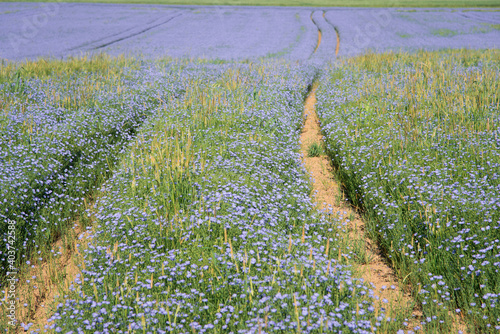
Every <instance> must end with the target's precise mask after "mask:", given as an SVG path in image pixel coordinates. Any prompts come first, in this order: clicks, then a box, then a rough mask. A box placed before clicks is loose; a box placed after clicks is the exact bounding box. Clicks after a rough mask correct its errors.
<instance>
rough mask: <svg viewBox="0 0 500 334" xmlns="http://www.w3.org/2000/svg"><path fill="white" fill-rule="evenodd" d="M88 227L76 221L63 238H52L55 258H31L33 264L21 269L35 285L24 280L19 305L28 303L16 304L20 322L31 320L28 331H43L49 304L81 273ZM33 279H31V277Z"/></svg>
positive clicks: (25, 322) (49, 307) (49, 314)
mask: <svg viewBox="0 0 500 334" xmlns="http://www.w3.org/2000/svg"><path fill="white" fill-rule="evenodd" d="M89 235H90V231H88V230H87V231H83V229H82V227H81V226H80V224H79V222H78V221H77V222H75V228H74V229H73V230H72V231H70V233H68V235H66V237H65V238H64V240H62V239H59V240H58V241H56V242H55V243H54V244H53V246H52V250H53V251H54V252H56V253H57V252H60V253H61V255H60V256H59V257H58V258H57V259H48V261H47V260H43V262H38V261H35V263H34V265H33V266H32V267H31V268H29V269H28V270H27V272H25V273H24V275H23V276H24V277H26V278H28V280H31V279H32V278H34V277H35V278H36V279H35V282H36V286H37V287H36V288H33V287H32V286H31V287H30V286H29V284H28V285H27V284H26V281H24V282H22V284H21V285H20V291H21V294H20V296H21V298H20V301H19V305H23V304H27V305H28V306H27V307H25V308H23V307H21V308H20V313H19V314H18V319H19V320H20V321H21V322H22V323H24V324H28V323H31V324H32V327H31V328H30V329H29V332H31V331H34V330H38V331H42V332H43V331H45V330H46V328H47V326H49V325H50V323H49V322H48V320H49V318H50V317H51V316H52V315H53V311H54V310H53V308H54V307H55V305H57V302H56V301H57V300H61V298H62V297H63V296H64V295H67V294H68V293H69V292H70V286H72V285H74V284H75V283H74V282H75V279H76V278H77V275H79V274H81V272H82V268H80V267H79V265H80V264H83V250H84V249H85V248H87V247H88V246H89V243H90V240H91V239H90V238H89ZM31 283H33V281H31ZM16 333H17V334H20V333H26V331H25V330H23V328H22V327H20V328H18V329H17V331H16Z"/></svg>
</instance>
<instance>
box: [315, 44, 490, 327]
mask: <svg viewBox="0 0 500 334" xmlns="http://www.w3.org/2000/svg"><path fill="white" fill-rule="evenodd" d="M499 76H500V72H499V71H498V52H497V51H489V52H472V51H470V52H462V51H460V52H455V53H450V54H445V53H425V52H420V53H418V54H414V55H401V54H383V55H368V56H362V57H359V58H356V59H354V60H352V61H348V62H346V63H343V64H342V65H339V66H338V68H336V69H333V70H331V71H330V72H327V73H326V74H325V76H324V77H323V79H322V80H321V84H320V88H319V92H318V94H317V96H318V113H319V115H320V118H321V123H322V128H323V131H324V133H325V136H326V146H327V149H328V151H329V154H330V156H331V158H332V160H333V161H334V162H335V164H337V165H338V166H339V175H340V177H341V179H342V181H343V182H344V184H345V185H346V187H347V189H348V192H349V196H350V199H351V200H352V201H353V202H355V203H356V204H357V205H359V206H361V207H364V208H365V210H366V214H367V217H368V220H369V225H370V233H371V235H372V237H373V238H374V239H376V240H378V242H379V244H380V245H381V246H382V248H383V249H384V251H385V252H386V254H387V256H388V258H390V259H391V261H392V262H393V264H394V266H395V267H396V268H398V269H399V270H400V271H401V272H402V277H404V276H406V277H405V279H406V280H407V281H408V282H410V283H411V284H412V285H413V287H414V288H415V291H414V293H415V296H416V298H417V299H418V300H419V301H420V302H421V303H422V305H423V311H424V315H426V318H425V319H424V322H423V323H424V324H427V325H428V326H430V327H432V326H437V328H440V327H439V326H440V324H439V322H446V320H444V319H449V317H450V313H449V310H452V313H456V312H457V313H463V314H465V316H466V319H469V320H468V321H469V323H470V325H471V326H472V328H474V330H478V329H479V330H480V331H481V332H489V331H496V330H498V329H499V326H498V324H499V323H500V307H499V299H500V294H499V291H500V285H499V282H500V196H499V194H500V174H499V171H500V154H499V152H500V151H499V148H500V139H499V137H500V132H499V131H500V128H499V127H498V124H499V123H500V118H499V114H498V94H499V91H498V85H496V84H495V82H498V80H499ZM436 324H437V325H436Z"/></svg>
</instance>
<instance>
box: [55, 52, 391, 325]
mask: <svg viewBox="0 0 500 334" xmlns="http://www.w3.org/2000/svg"><path fill="white" fill-rule="evenodd" d="M158 66H160V65H158ZM178 66H179V65H178V64H177V63H175V62H172V63H168V64H162V65H161V66H160V67H158V68H155V69H154V70H149V69H148V70H147V71H145V70H139V71H138V72H137V73H136V74H137V75H139V74H140V75H144V77H142V79H141V80H144V81H146V82H148V83H150V85H151V90H150V91H149V92H142V94H143V97H144V98H145V99H147V97H150V99H151V100H153V99H157V94H158V92H159V91H161V92H163V95H164V96H163V97H164V98H162V100H163V101H165V104H159V105H157V107H156V109H154V111H153V112H152V113H151V116H150V117H149V118H148V119H147V121H146V122H143V124H142V125H140V126H138V127H137V129H138V130H137V133H136V135H135V137H134V138H133V139H132V140H130V141H129V143H128V144H127V145H125V146H124V147H125V148H124V149H123V150H122V151H121V152H120V153H122V154H121V155H120V158H119V159H118V161H117V163H116V169H115V170H114V173H113V176H112V177H111V178H110V179H109V180H108V181H107V182H106V183H105V184H104V186H103V188H102V190H101V192H102V196H101V197H99V198H98V200H97V202H96V204H95V207H94V211H95V213H94V214H95V219H96V222H95V228H94V229H95V233H94V236H93V241H92V244H91V245H90V246H89V249H88V250H87V251H86V254H85V257H86V258H85V263H84V267H83V268H84V270H83V272H82V276H79V277H78V278H77V279H76V282H75V284H74V285H73V286H72V287H71V289H70V290H71V291H70V293H69V294H68V296H67V298H66V299H65V301H64V302H63V303H61V304H59V306H58V308H57V310H56V312H55V314H54V315H53V317H52V320H53V322H54V323H55V324H54V325H53V329H55V330H56V332H60V331H62V332H68V331H75V332H86V331H88V330H93V331H96V332H103V333H107V332H113V331H115V332H128V331H136V330H139V331H147V332H159V333H161V332H171V331H175V332H191V331H193V330H194V331H196V332H213V331H218V332H219V331H231V332H236V331H248V332H258V331H259V330H262V329H263V328H265V330H266V331H285V332H289V331H304V332H315V331H328V330H343V331H352V332H360V333H362V332H367V331H370V330H371V329H372V328H376V327H380V326H382V323H381V322H380V321H379V320H377V319H376V318H377V317H376V315H375V313H374V312H373V311H374V309H373V300H372V296H371V291H370V289H369V286H368V285H367V284H366V283H363V282H362V281H361V280H359V279H356V278H354V277H352V275H351V270H350V267H349V266H348V265H347V264H346V263H345V257H346V258H347V257H349V254H344V255H342V253H341V252H339V243H340V242H341V240H339V239H338V238H337V236H338V232H337V229H338V226H337V225H336V224H335V225H334V224H332V221H330V220H327V219H326V216H324V215H322V214H320V213H317V212H315V210H313V207H312V203H311V201H310V198H309V193H310V185H309V181H308V179H307V177H306V173H305V170H304V169H303V167H302V164H301V160H300V155H299V154H298V147H299V146H298V136H299V134H300V129H301V126H302V108H303V99H304V96H305V94H306V93H307V87H308V85H309V84H311V83H312V80H313V76H314V74H315V70H314V68H312V67H291V66H290V65H288V64H286V63H272V62H271V63H266V64H263V65H253V66H252V65H233V64H231V65H226V66H207V65H203V64H201V65H200V64H196V63H194V64H186V65H185V67H184V68H183V69H182V74H181V75H180V76H179V77H178V78H177V79H175V80H178V81H179V82H182V83H183V85H184V86H183V87H185V88H184V89H183V93H182V95H179V96H175V95H174V94H172V93H171V90H170V89H169V85H170V81H171V80H173V79H172V75H171V74H172V68H177V67H178ZM150 73H155V74H154V75H152V76H151V75H150ZM167 101H168V102H167ZM383 315H384V314H383V312H382V313H381V314H378V317H380V319H383Z"/></svg>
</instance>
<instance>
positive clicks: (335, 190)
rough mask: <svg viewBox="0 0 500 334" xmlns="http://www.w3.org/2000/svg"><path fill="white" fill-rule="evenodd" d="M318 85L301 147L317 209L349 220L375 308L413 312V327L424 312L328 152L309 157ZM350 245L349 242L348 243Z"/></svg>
mask: <svg viewBox="0 0 500 334" xmlns="http://www.w3.org/2000/svg"><path fill="white" fill-rule="evenodd" d="M315 91H316V86H314V87H313V89H312V90H311V93H310V94H309V96H308V97H307V99H306V101H305V107H304V117H305V125H304V128H303V130H302V134H301V150H302V154H303V159H304V164H305V166H306V169H307V170H308V172H309V173H310V174H311V176H312V178H313V189H314V193H315V195H314V201H315V203H316V204H317V207H318V209H320V210H325V211H330V210H332V212H333V213H335V212H337V215H338V217H337V219H339V220H340V221H341V222H347V226H348V229H347V231H346V232H347V233H346V235H345V236H344V238H346V241H347V245H348V247H350V249H353V248H356V247H358V248H359V247H362V248H363V249H358V251H357V253H358V254H362V256H361V257H362V258H359V259H355V260H356V263H355V268H354V269H355V271H356V272H358V273H360V275H361V277H362V278H363V279H364V280H365V281H367V282H371V284H372V286H373V291H374V294H375V295H376V296H378V301H377V302H376V303H375V305H374V306H375V312H376V313H379V312H380V311H381V309H382V308H384V309H385V310H386V315H387V316H389V317H391V318H393V317H395V316H396V314H392V313H391V312H393V313H395V312H398V313H399V314H400V315H401V314H405V313H406V314H410V313H412V315H413V318H412V319H409V321H408V326H407V328H406V329H413V328H414V327H416V326H418V325H419V323H418V321H417V319H418V318H420V317H421V312H419V311H418V310H416V309H414V305H415V303H414V302H413V300H412V298H411V296H410V294H409V293H408V291H406V290H407V289H408V287H407V286H404V285H403V284H401V283H400V282H399V281H398V279H397V277H396V275H395V274H394V271H393V270H392V268H391V267H389V266H388V265H387V264H386V262H385V260H384V258H383V257H382V256H381V254H380V250H379V249H378V247H377V245H376V244H375V243H374V242H373V241H371V240H370V239H369V238H367V237H366V235H365V223H364V221H363V219H362V218H361V217H360V216H359V215H358V214H357V213H356V212H355V211H354V210H353V209H352V208H351V207H350V206H349V205H348V204H347V203H346V201H345V199H344V197H343V195H342V190H341V187H340V186H339V184H338V183H337V182H336V181H335V180H334V173H333V169H332V166H331V163H330V160H329V159H328V157H327V156H326V155H320V156H319V157H309V156H308V154H307V148H308V147H309V145H310V144H312V143H318V144H319V143H321V141H322V138H323V136H322V134H321V128H320V124H319V120H318V116H317V114H316V111H315V109H314V105H315V103H316V97H315ZM349 245H350V246H349Z"/></svg>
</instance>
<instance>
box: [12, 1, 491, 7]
mask: <svg viewBox="0 0 500 334" xmlns="http://www.w3.org/2000/svg"><path fill="white" fill-rule="evenodd" d="M4 1H5V0H4ZM5 2H16V1H12V0H6V1H5ZM26 2H44V1H37V0H35V1H26ZM70 2H93V3H130V4H158V5H160V4H161V5H187V3H186V2H185V1H180V0H148V1H140V0H102V1H95V0H91V1H78V0H76V1H75V0H73V1H70ZM188 5H201V6H302V7H421V8H422V7H499V6H500V4H499V3H498V1H496V0H464V1H457V0H438V1H433V0H423V1H417V0H374V1H369V0H349V1H342V0H312V1H311V0H310V1H301V0H287V1H283V0H271V1H267V0H223V1H217V0H216V1H214V0H194V1H189V4H188Z"/></svg>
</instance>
